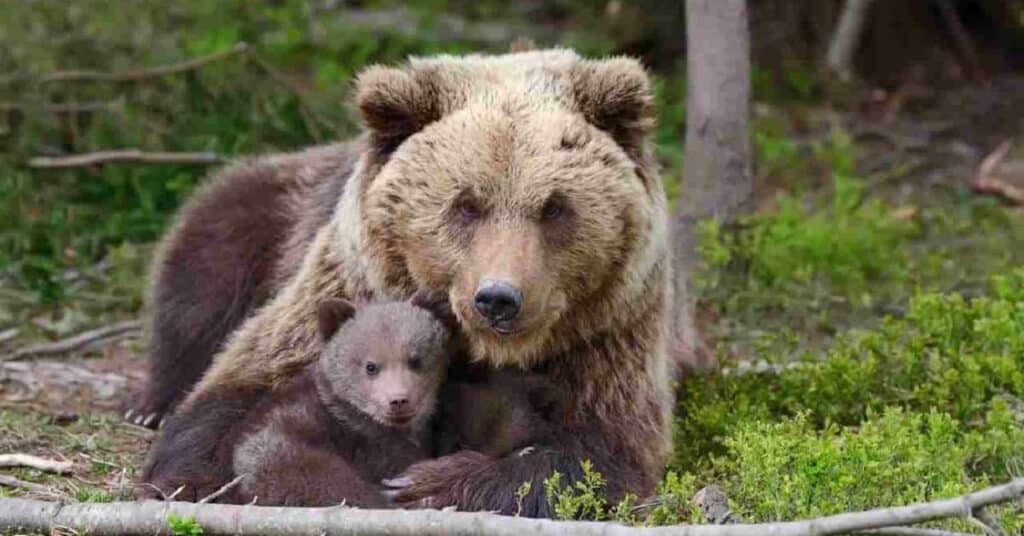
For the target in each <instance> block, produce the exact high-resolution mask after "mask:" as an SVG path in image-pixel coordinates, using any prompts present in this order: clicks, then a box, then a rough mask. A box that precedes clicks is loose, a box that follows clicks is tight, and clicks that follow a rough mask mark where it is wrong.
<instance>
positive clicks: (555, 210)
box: [540, 196, 565, 221]
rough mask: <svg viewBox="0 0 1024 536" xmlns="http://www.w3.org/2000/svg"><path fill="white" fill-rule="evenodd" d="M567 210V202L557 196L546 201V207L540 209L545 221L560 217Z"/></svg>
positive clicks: (541, 216)
mask: <svg viewBox="0 0 1024 536" xmlns="http://www.w3.org/2000/svg"><path fill="white" fill-rule="evenodd" d="M564 211H565V203H564V202H563V201H562V200H561V199H560V198H559V197H557V196H555V197H551V198H550V199H548V201H547V203H544V208H542V209H541V211H540V218H541V219H542V220H544V221H551V220H555V219H558V217H559V216H561V215H562V212H564Z"/></svg>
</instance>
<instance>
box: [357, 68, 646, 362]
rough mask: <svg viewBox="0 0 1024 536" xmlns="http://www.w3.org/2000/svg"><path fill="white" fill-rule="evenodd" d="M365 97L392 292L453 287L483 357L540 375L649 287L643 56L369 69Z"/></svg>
mask: <svg viewBox="0 0 1024 536" xmlns="http://www.w3.org/2000/svg"><path fill="white" fill-rule="evenodd" d="M356 91H357V93H356V103H357V105H358V107H359V110H360V112H361V114H362V116H363V119H364V121H365V122H366V124H367V126H368V130H369V138H370V141H369V144H370V152H369V155H368V157H367V159H366V160H365V161H364V164H363V165H364V168H365V171H364V173H365V175H364V177H366V178H365V179H364V180H363V183H362V184H360V186H359V188H361V190H362V191H361V195H360V202H361V208H360V213H361V220H362V229H363V231H362V232H363V235H362V237H363V243H364V245H365V247H366V248H367V250H368V251H369V253H370V257H371V259H372V261H373V262H374V263H375V266H376V267H377V270H378V271H379V272H380V275H379V276H378V277H380V278H381V279H382V283H381V284H382V285H383V286H385V287H387V288H394V289H401V291H403V292H408V291H411V289H413V288H430V289H435V290H444V291H447V292H448V294H449V297H450V300H451V303H452V306H453V308H454V310H455V312H456V315H457V316H458V319H459V322H460V324H461V326H462V328H463V330H464V332H465V335H466V339H467V340H468V342H469V343H470V346H471V349H472V354H473V355H474V356H475V357H476V358H478V359H486V360H488V361H490V362H491V363H492V364H494V365H496V366H506V365H520V366H530V365H533V364H536V363H537V362H538V361H540V360H542V359H543V358H545V357H547V356H550V355H552V354H553V353H557V352H558V351H559V348H560V346H561V345H571V344H576V343H577V341H580V340H585V339H586V337H587V336H588V334H587V333H580V331H587V330H591V331H594V330H600V329H606V328H607V327H608V326H607V325H608V324H609V323H611V322H614V319H615V317H616V314H617V312H616V311H614V309H615V307H616V305H615V304H617V303H623V300H621V299H617V298H618V297H619V296H620V293H622V292H627V291H628V292H637V291H642V290H643V289H639V288H637V287H639V286H642V285H643V284H644V283H643V282H644V280H645V279H644V278H645V274H644V273H642V272H644V271H645V270H649V269H650V265H651V264H652V263H653V262H654V261H653V260H651V257H652V256H655V255H656V253H652V248H656V247H660V246H657V245H656V244H655V242H657V241H658V240H659V239H663V238H662V237H661V235H663V234H664V233H663V231H662V230H661V229H660V227H663V226H664V225H665V222H664V221H663V220H664V217H663V212H664V204H665V201H664V191H663V187H662V185H661V182H660V179H659V178H658V177H657V173H656V172H655V168H654V165H653V163H652V158H651V156H650V149H649V143H648V142H649V139H648V138H649V134H650V130H651V128H652V125H653V121H652V119H651V114H650V102H651V94H650V89H649V81H648V78H647V75H646V73H645V72H644V70H643V68H642V67H641V66H640V65H639V64H638V63H637V62H636V61H635V60H632V59H627V58H613V59H608V60H593V61H591V60H582V59H580V58H579V57H577V56H576V55H575V54H574V53H572V52H570V51H565V50H554V51H541V52H528V53H519V54H509V55H504V56H490V57H488V56H469V57H459V58H454V57H440V58H431V59H414V60H412V61H411V62H410V64H409V65H408V66H406V67H402V68H388V67H372V68H370V69H368V70H366V71H364V72H363V73H362V74H361V75H360V77H359V79H358V81H357V85H356ZM625 302H626V303H629V302H630V300H626V301H625Z"/></svg>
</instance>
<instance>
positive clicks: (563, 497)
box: [544, 460, 609, 521]
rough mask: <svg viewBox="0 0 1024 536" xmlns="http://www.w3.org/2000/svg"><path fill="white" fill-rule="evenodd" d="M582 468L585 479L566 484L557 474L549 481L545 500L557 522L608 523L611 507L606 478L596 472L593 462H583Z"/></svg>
mask: <svg viewBox="0 0 1024 536" xmlns="http://www.w3.org/2000/svg"><path fill="white" fill-rule="evenodd" d="M580 465H581V468H582V470H583V479H582V480H577V481H575V482H568V483H564V484H563V483H562V478H563V476H562V474H561V473H559V472H557V471H556V472H554V473H552V474H551V476H549V477H548V478H546V479H545V480H544V497H545V498H546V499H547V501H548V504H550V505H551V507H552V509H553V510H554V512H555V517H556V518H557V519H592V520H595V521H604V520H607V519H608V518H609V505H608V499H607V497H606V496H605V494H604V488H605V482H604V477H602V476H601V474H600V473H598V472H597V471H595V470H594V466H593V464H592V463H591V462H590V460H583V461H582V462H581V464H580Z"/></svg>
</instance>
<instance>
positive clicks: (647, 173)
mask: <svg viewBox="0 0 1024 536" xmlns="http://www.w3.org/2000/svg"><path fill="white" fill-rule="evenodd" d="M356 104H357V106H358V109H359V111H360V113H361V114H362V117H363V120H364V121H365V124H366V129H367V133H366V135H365V136H363V137H362V138H361V139H360V140H359V141H357V142H353V143H351V144H341V145H333V146H328V147H321V148H317V149H313V150H310V151H307V152H304V153H298V154H294V155H286V156H278V157H272V158H268V159H263V160H256V161H254V162H250V163H247V164H244V165H241V166H237V167H235V168H232V169H229V170H227V171H226V172H224V173H222V174H221V176H220V177H219V178H217V179H215V180H214V181H213V183H212V184H211V185H210V186H208V187H207V188H205V189H204V190H202V191H201V192H199V193H198V194H196V196H195V198H194V199H193V201H192V202H191V203H190V204H189V205H188V206H187V207H186V208H185V209H184V210H183V212H182V215H181V217H180V219H179V222H178V224H177V225H176V226H175V227H174V229H173V230H172V231H171V232H170V233H169V235H168V237H167V238H166V240H165V243H164V248H163V250H162V251H163V252H162V254H161V256H160V258H159V259H158V260H157V264H156V272H155V288H154V311H155V321H154V326H153V328H154V345H155V348H154V354H153V370H152V377H151V383H150V387H149V391H148V393H149V397H148V398H147V399H146V400H145V401H144V403H143V404H142V405H141V406H140V407H139V408H138V409H137V410H136V411H135V413H136V414H141V415H143V416H149V415H156V416H159V415H160V414H162V412H164V411H166V410H167V409H168V408H169V407H170V406H171V405H173V404H175V403H176V401H177V398H178V397H180V396H182V394H181V393H183V392H185V390H187V389H188V388H189V387H190V385H191V383H192V382H193V381H194V379H195V378H196V377H198V376H199V375H200V374H201V373H202V371H203V370H204V369H206V368H207V365H208V363H209V362H210V359H211V355H212V354H213V353H214V352H215V351H217V355H216V358H215V359H213V364H212V366H209V369H208V370H207V371H206V373H205V375H203V376H202V379H201V381H199V382H198V384H197V385H196V387H195V389H194V390H192V392H191V394H189V395H188V396H187V398H185V399H184V401H182V402H181V404H180V405H178V407H177V409H176V412H175V413H174V415H172V416H171V417H170V418H168V419H167V421H166V423H165V426H164V430H163V433H162V435H161V437H160V438H159V439H158V440H157V442H156V444H155V445H154V447H153V450H152V452H151V454H150V459H149V461H148V462H147V465H146V468H145V470H144V475H143V479H144V480H145V481H147V482H149V483H151V484H154V485H155V486H156V487H159V488H162V489H165V490H173V489H176V488H178V487H179V486H180V485H186V488H185V492H184V493H183V494H181V495H179V497H184V498H194V497H201V496H203V495H205V494H206V493H208V492H210V491H213V488H214V487H215V485H216V483H218V482H222V481H223V477H224V475H222V474H220V473H221V472H223V470H224V469H225V468H219V467H216V465H215V464H214V463H213V462H212V460H216V459H218V458H217V455H216V454H217V449H218V448H220V446H219V444H218V438H220V437H222V436H223V434H224V433H225V431H226V430H227V429H229V428H230V427H231V426H232V425H233V423H235V422H236V421H238V420H239V416H240V415H241V414H242V413H244V411H245V409H246V408H247V407H249V406H250V405H251V404H252V403H253V400H254V399H255V398H257V397H259V396H260V395H261V394H262V393H265V392H266V390H268V389H272V388H273V386H274V385H276V384H278V383H280V382H281V380H282V379H283V378H287V377H289V376H290V375H291V374H294V373H295V371H297V370H299V369H300V368H301V367H302V366H303V365H305V364H306V363H308V362H310V361H311V360H312V359H314V358H315V357H316V356H317V353H318V350H319V342H318V340H317V326H316V307H317V304H318V303H319V302H320V301H322V300H323V299H324V298H327V297H332V296H337V297H353V296H356V295H363V296H370V297H379V298H404V297H406V296H408V295H410V294H412V293H413V292H414V291H415V290H416V289H418V288H427V289H432V290H437V291H442V292H447V293H448V295H449V297H450V300H451V303H452V305H453V308H454V309H455V312H456V315H457V316H458V319H459V322H460V324H461V327H462V329H463V331H464V334H465V336H466V338H467V339H468V342H469V346H470V353H471V355H472V358H473V359H475V360H477V361H478V362H482V363H486V364H489V365H492V366H493V367H520V368H523V369H529V370H532V371H534V372H537V373H540V374H544V375H547V377H548V378H549V379H550V380H551V381H552V382H554V383H555V385H558V386H561V387H562V389H563V390H564V393H566V394H567V396H568V397H569V398H570V401H569V404H568V405H567V407H568V410H567V411H565V412H564V414H563V415H559V416H557V422H556V423H555V424H556V425H557V427H558V430H559V433H558V434H555V436H556V437H555V439H553V440H552V441H550V444H545V445H541V446H539V447H538V448H537V449H535V450H534V451H533V452H532V453H531V454H530V455H528V456H514V455H513V456H509V457H505V458H501V459H497V460H493V459H490V458H487V457H484V456H474V455H472V454H471V453H469V452H465V451H463V452H460V453H456V454H453V455H452V456H448V457H441V458H438V459H434V460H430V461H427V462H422V463H421V464H417V465H415V466H413V467H412V468H411V469H410V470H409V471H408V472H407V473H406V475H404V477H403V478H398V479H395V480H394V481H393V482H392V484H397V485H399V486H402V487H401V488H400V489H399V493H398V494H397V496H396V499H397V500H398V501H399V502H400V503H403V502H404V503H410V504H429V505H432V506H447V505H457V506H458V507H459V508H460V509H463V510H498V511H502V512H506V513H509V512H514V511H516V510H517V499H516V497H515V493H516V490H517V489H518V488H520V486H521V485H522V484H523V482H527V481H529V482H532V484H533V485H532V487H531V490H532V491H531V493H530V494H529V496H528V497H526V498H525V500H523V501H520V502H521V506H522V513H523V514H524V515H531V516H550V515H551V510H550V507H549V505H548V504H547V503H546V501H545V499H544V493H543V486H542V485H541V482H542V481H543V479H544V478H546V477H548V476H549V475H550V474H551V473H552V471H556V470H557V471H559V472H561V473H562V474H563V475H566V476H567V477H568V478H569V479H574V478H578V477H579V476H580V474H581V469H580V462H581V460H584V459H588V460H590V461H591V462H592V463H593V465H594V467H595V468H596V469H597V470H598V471H600V472H601V473H602V474H603V475H604V477H605V479H606V480H607V482H608V491H609V494H610V495H612V496H619V495H621V494H623V493H624V492H632V493H634V494H637V495H640V496H644V495H646V494H648V493H649V492H651V491H652V490H653V487H654V486H655V485H656V483H657V482H658V480H659V478H660V476H661V473H662V470H663V467H664V464H665V461H666V457H667V454H668V452H669V448H670V426H669V416H670V410H671V405H672V397H671V393H670V390H669V386H668V383H669V370H668V368H669V367H668V363H667V357H666V354H667V346H668V343H669V340H670V339H671V338H672V334H671V332H670V329H669V322H668V318H669V316H670V314H669V312H670V308H671V304H672V292H673V291H672V285H671V280H672V279H671V278H672V274H671V269H672V267H671V255H670V250H669V244H668V236H667V234H668V231H667V227H668V224H667V215H666V211H667V209H666V200H665V194H664V189H663V186H662V182H661V179H660V177H659V175H658V173H657V169H656V165H655V162H654V159H653V157H652V154H651V148H650V133H651V128H652V126H653V120H652V118H651V110H650V104H651V94H650V88H649V81H648V78H647V75H646V73H645V72H644V70H643V68H642V67H641V66H640V65H639V64H638V63H637V62H636V61H634V60H632V59H627V58H613V59H606V60H584V59H581V58H579V57H578V56H577V55H576V54H575V53H573V52H571V51H567V50H548V51H537V52H524V53H517V54H508V55H500V56H481V55H471V56H463V57H451V56H439V57H433V58H418V59H412V60H410V62H409V63H408V64H407V65H405V66H402V67H398V68H389V67H371V68H369V69H367V70H366V71H364V72H363V73H362V74H361V75H360V76H359V78H358V81H357V82H356ZM243 320H244V321H243ZM239 325H240V327H238V328H237V329H235V328H236V327H237V326H239ZM229 332H230V333H231V335H230V337H228V336H227V335H228V334H229ZM218 349H219V350H218ZM157 418H158V417H157ZM147 420H150V421H151V423H152V421H154V420H156V419H155V418H154V419H148V417H147ZM228 469H229V468H228ZM147 489H148V488H147Z"/></svg>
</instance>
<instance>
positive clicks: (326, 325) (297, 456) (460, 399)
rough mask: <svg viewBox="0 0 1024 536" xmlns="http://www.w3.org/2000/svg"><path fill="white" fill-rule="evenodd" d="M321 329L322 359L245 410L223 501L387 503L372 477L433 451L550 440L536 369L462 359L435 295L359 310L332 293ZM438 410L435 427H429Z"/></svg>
mask: <svg viewBox="0 0 1024 536" xmlns="http://www.w3.org/2000/svg"><path fill="white" fill-rule="evenodd" d="M318 325H319V331H320V335H321V338H322V339H323V344H324V347H323V351H322V352H321V355H320V358H319V360H318V361H316V362H314V363H312V364H311V365H309V366H307V367H306V369H304V370H303V371H302V372H301V373H299V374H298V375H297V376H295V377H294V378H292V379H291V380H290V381H289V382H288V383H287V384H286V385H285V386H283V388H281V389H279V390H276V391H274V392H273V393H272V394H271V395H269V396H268V397H267V398H266V399H265V400H263V401H261V402H260V403H259V404H257V406H255V407H253V408H252V409H251V410H250V411H249V412H247V414H246V418H245V420H244V421H243V423H242V424H241V427H240V434H239V436H238V437H239V439H238V441H237V442H236V443H235V445H234V448H233V451H232V455H231V457H232V462H231V465H232V470H233V473H234V474H235V475H238V476H239V477H240V480H239V482H238V484H237V487H236V489H235V490H234V491H233V492H232V493H233V495H231V496H229V497H227V498H226V500H227V502H252V501H255V502H256V503H257V504H261V505H275V506H324V505H333V504H340V503H342V502H344V503H345V504H347V505H349V506H359V507H364V508H373V507H378V508H379V507H385V506H388V503H389V500H388V496H389V495H390V493H389V492H387V491H385V490H384V489H383V488H382V487H381V486H380V485H379V483H382V482H383V483H392V482H394V481H395V480H394V477H395V476H396V475H399V474H400V473H402V472H403V471H405V470H406V469H407V468H408V467H409V466H411V465H412V464H414V463H416V462H419V461H423V460H427V459H429V458H431V457H432V455H439V454H449V453H452V452H458V453H459V454H460V456H459V457H456V458H453V459H452V462H453V463H457V462H458V461H459V460H463V459H466V457H469V458H470V459H471V458H474V457H501V456H506V455H509V454H512V453H514V452H516V451H517V450H518V454H519V455H525V454H528V453H529V452H530V451H531V450H532V449H533V448H534V446H535V445H538V444H542V443H546V442H547V441H548V440H549V439H550V438H551V431H552V430H553V429H554V427H553V426H552V425H551V422H552V419H554V418H556V417H557V415H556V414H557V413H558V411H557V408H560V407H561V405H560V403H559V402H558V400H559V399H558V397H557V396H556V394H555V390H554V388H553V387H552V386H551V385H550V384H549V382H548V381H547V380H546V379H544V378H543V377H542V376H539V375H536V374H530V373H527V372H522V371H517V370H500V371H491V370H488V369H487V368H486V367H480V366H476V365H472V364H468V363H465V362H464V361H463V360H462V359H461V354H459V348H458V346H459V345H458V342H457V341H458V339H457V335H456V329H457V327H456V326H457V320H456V319H455V318H454V314H453V313H452V311H451V309H450V306H449V304H448V302H447V299H446V297H445V296H444V295H441V294H433V293H429V292H419V293H417V294H416V295H415V296H413V298H412V299H411V300H410V301H408V302H398V301H395V302H382V303H373V304H367V305H365V306H362V307H359V308H356V307H355V306H354V305H352V304H351V303H350V302H348V301H346V300H341V299H331V300H327V301H325V302H323V303H321V304H320V306H319V310H318ZM456 355H458V356H459V357H458V358H456V357H455V356H456ZM449 371H451V373H452V377H451V378H450V381H446V380H447V379H448V376H449ZM435 410H437V411H438V412H440V414H441V415H442V417H443V418H441V419H438V422H440V423H444V425H443V426H434V427H432V426H431V424H432V422H431V418H432V417H433V416H434V414H435ZM434 424H435V425H436V424H437V423H434Z"/></svg>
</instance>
